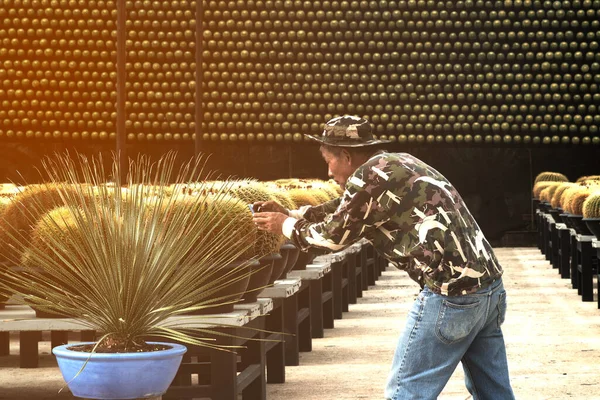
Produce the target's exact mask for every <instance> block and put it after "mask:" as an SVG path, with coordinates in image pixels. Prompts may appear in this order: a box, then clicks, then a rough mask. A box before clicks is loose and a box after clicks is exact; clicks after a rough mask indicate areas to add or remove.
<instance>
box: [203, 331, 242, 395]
mask: <svg viewBox="0 0 600 400" xmlns="http://www.w3.org/2000/svg"><path fill="white" fill-rule="evenodd" d="M219 342H220V343H222V344H224V345H231V344H233V339H232V338H228V337H225V338H222V340H221V339H219ZM210 361H211V362H210V376H211V396H210V397H211V398H212V399H215V400H216V399H219V400H221V399H222V400H237V394H238V388H237V355H236V354H235V353H230V352H226V351H222V350H210Z"/></svg>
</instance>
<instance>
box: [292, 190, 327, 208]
mask: <svg viewBox="0 0 600 400" xmlns="http://www.w3.org/2000/svg"><path fill="white" fill-rule="evenodd" d="M288 195H289V196H290V197H291V198H292V200H293V201H294V203H296V205H297V206H298V207H303V206H317V205H319V204H321V202H319V200H318V199H317V198H316V197H315V196H314V195H313V194H312V193H310V192H308V191H307V190H306V189H290V190H288Z"/></svg>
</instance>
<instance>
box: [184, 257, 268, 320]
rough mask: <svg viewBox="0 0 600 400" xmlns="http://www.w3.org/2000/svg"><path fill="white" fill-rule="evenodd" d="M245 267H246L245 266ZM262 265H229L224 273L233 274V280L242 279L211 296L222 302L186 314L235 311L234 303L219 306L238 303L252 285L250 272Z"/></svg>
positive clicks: (244, 261) (247, 262)
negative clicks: (249, 285)
mask: <svg viewBox="0 0 600 400" xmlns="http://www.w3.org/2000/svg"><path fill="white" fill-rule="evenodd" d="M244 265H245V266H244ZM259 265H260V263H259V262H258V261H248V260H239V261H234V262H232V263H231V264H228V265H226V266H224V267H223V273H230V272H231V279H232V280H233V279H235V278H237V277H241V278H240V279H238V280H236V281H235V282H232V283H230V284H227V285H225V286H223V287H222V288H219V289H218V290H217V291H216V292H215V293H213V294H211V296H210V297H211V298H213V299H217V298H221V299H220V300H215V305H214V306H211V307H206V308H203V309H201V310H196V311H190V312H188V313H185V314H186V315H207V314H223V313H228V312H232V311H233V306H234V305H235V304H234V303H231V304H219V303H221V302H237V301H239V300H240V299H241V298H242V296H243V295H244V293H245V291H246V290H247V289H248V284H249V283H250V277H251V276H252V275H249V274H248V272H249V271H250V270H252V269H254V268H257V267H258V266H259ZM244 274H246V276H244V277H242V275H244ZM223 283H224V282H223Z"/></svg>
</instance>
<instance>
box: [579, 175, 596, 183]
mask: <svg viewBox="0 0 600 400" xmlns="http://www.w3.org/2000/svg"><path fill="white" fill-rule="evenodd" d="M585 181H600V175H584V176H580V177H579V178H577V180H576V181H575V182H577V183H579V182H585Z"/></svg>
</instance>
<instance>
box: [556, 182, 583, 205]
mask: <svg viewBox="0 0 600 400" xmlns="http://www.w3.org/2000/svg"><path fill="white" fill-rule="evenodd" d="M574 186H577V184H575V183H572V182H564V183H561V184H560V185H558V187H557V188H556V190H555V191H554V194H553V195H552V200H551V201H550V205H551V206H552V207H553V208H562V206H561V198H562V195H563V193H564V192H565V191H566V190H567V189H569V188H572V187H574Z"/></svg>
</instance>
